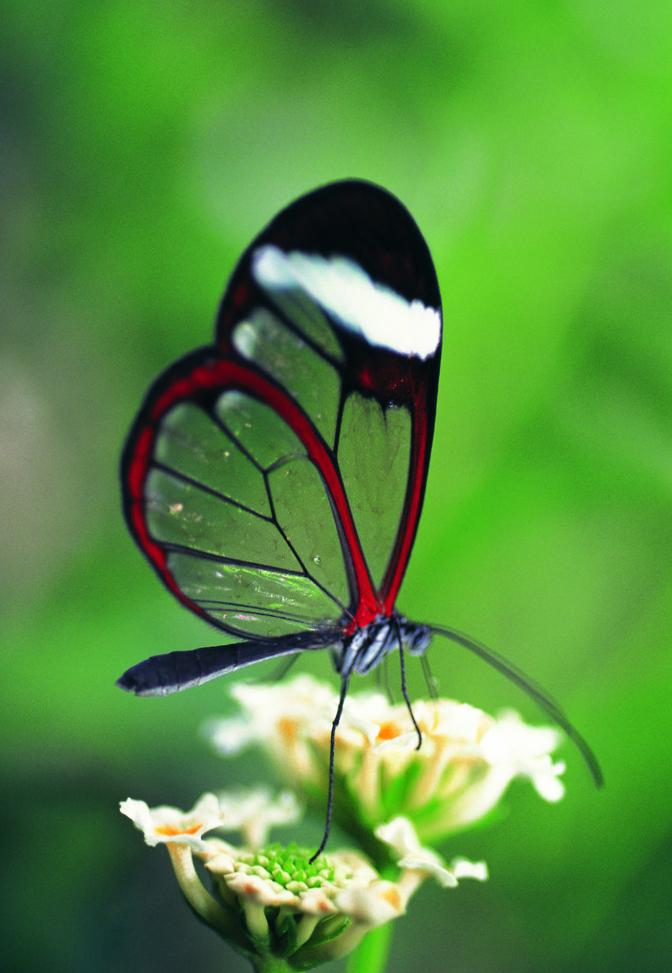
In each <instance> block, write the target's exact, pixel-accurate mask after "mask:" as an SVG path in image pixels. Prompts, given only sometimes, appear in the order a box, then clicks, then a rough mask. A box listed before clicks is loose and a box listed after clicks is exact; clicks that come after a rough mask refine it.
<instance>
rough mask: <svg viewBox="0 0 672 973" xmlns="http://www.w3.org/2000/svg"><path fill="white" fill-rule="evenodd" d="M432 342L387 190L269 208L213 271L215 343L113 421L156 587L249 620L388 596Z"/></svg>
mask: <svg viewBox="0 0 672 973" xmlns="http://www.w3.org/2000/svg"><path fill="white" fill-rule="evenodd" d="M439 351H440V315H439V295H438V288H437V285H436V278H435V275H434V270H433V267H432V263H431V259H430V257H429V253H428V251H427V248H426V246H425V244H424V241H423V239H422V237H421V235H420V233H419V231H418V230H417V227H416V226H415V224H414V223H413V221H412V219H411V218H410V216H409V215H408V213H407V212H406V211H405V210H404V209H403V207H402V206H401V204H399V203H398V201H397V200H395V199H394V197H392V196H390V195H389V194H387V193H385V192H384V191H383V190H380V189H378V188H376V187H374V186H371V185H369V184H366V183H358V182H348V183H341V184H334V185H333V186H329V187H325V189H323V190H318V191H316V192H315V193H312V194H310V195H309V196H306V197H303V198H302V199H301V200H299V201H297V202H296V203H295V204H293V205H292V206H290V207H289V208H288V209H287V210H285V211H284V212H283V213H281V214H280V215H279V216H278V217H277V218H276V219H275V220H274V221H273V223H271V224H270V226H269V227H268V228H267V229H266V230H265V231H264V232H263V233H262V234H260V236H259V237H258V238H257V239H256V240H255V241H254V242H253V244H252V245H251V246H250V248H249V249H248V250H247V251H246V253H245V254H244V256H243V258H242V259H241V262H240V264H239V265H238V267H237V269H236V271H235V273H234V275H233V277H232V281H231V284H230V286H229V288H228V290H227V293H226V295H225V297H224V300H223V303H222V306H221V309H220V313H219V318H218V326H217V344H216V346H215V347H213V348H209V349H205V350H203V351H201V352H197V353H194V354H193V355H190V356H188V357H187V358H186V359H184V360H182V361H181V362H179V363H177V364H176V365H175V366H173V367H172V368H171V369H169V370H168V372H167V373H166V374H165V375H164V376H162V377H161V378H160V379H159V380H158V382H157V383H156V384H155V386H154V387H153V389H152V390H151V391H150V393H149V395H148V397H147V401H146V403H145V405H144V406H143V409H142V410H141V412H140V415H139V416H138V419H137V420H136V424H135V426H134V428H133V430H132V432H131V435H130V437H129V442H128V445H127V448H126V453H125V460H124V469H123V479H124V491H125V505H126V513H127V518H128V521H129V524H130V527H131V530H132V532H133V533H134V535H135V536H136V539H137V540H138V542H139V544H140V546H141V547H142V549H143V551H144V552H145V554H146V555H147V556H148V557H149V559H150V561H151V562H152V564H153V565H154V567H155V568H156V570H157V572H158V573H159V575H160V576H161V577H162V579H163V581H164V582H165V583H166V584H167V585H168V587H169V588H170V589H171V590H172V591H173V593H174V594H175V595H176V596H177V597H178V598H179V599H180V600H181V601H182V602H183V603H184V604H186V605H187V606H188V607H189V608H191V609H192V610H193V611H195V612H197V613H198V614H200V615H202V616H203V617H205V618H207V619H208V620H209V621H211V622H212V623H213V624H215V625H217V626H219V627H221V628H224V629H226V630H227V631H231V632H235V633H237V634H243V635H245V636H248V637H258V638H277V637H280V636H285V635H291V634H292V633H295V632H301V631H310V630H315V631H317V630H320V629H327V628H332V629H333V627H334V625H341V626H342V627H345V628H346V629H347V628H349V629H350V630H352V627H353V626H355V625H364V624H367V623H368V622H369V621H371V620H373V619H374V618H375V617H376V615H378V614H380V613H387V614H389V613H390V612H391V611H392V609H393V607H394V600H395V598H396V594H397V591H398V589H399V585H400V584H401V579H402V577H403V573H404V570H405V567H406V564H407V561H408V557H409V554H410V549H411V545H412V542H413V538H414V535H415V530H416V527H417V521H418V517H419V513H420V507H421V503H422V497H423V492H424V484H425V478H426V471H427V464H428V461H429V449H430V445H431V436H432V430H433V423H434V407H435V398H436V386H437V381H438V362H439Z"/></svg>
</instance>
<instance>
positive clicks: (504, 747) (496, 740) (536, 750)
mask: <svg viewBox="0 0 672 973" xmlns="http://www.w3.org/2000/svg"><path fill="white" fill-rule="evenodd" d="M560 740H561V735H560V733H559V732H558V730H555V729H554V728H552V727H544V726H537V727H532V726H527V725H526V724H525V723H523V721H522V720H521V718H520V716H519V715H518V713H516V712H514V711H513V710H505V711H504V712H503V713H501V714H500V716H499V718H498V720H497V722H496V723H495V725H494V726H493V727H492V729H490V730H489V731H488V732H487V733H486V734H485V736H484V737H483V740H482V741H481V743H482V747H483V753H484V755H485V757H486V759H487V760H488V761H489V763H490V764H491V765H492V766H493V767H499V768H500V769H501V770H502V775H504V769H506V773H508V776H509V779H512V778H513V777H527V778H528V780H530V781H531V782H532V784H533V786H534V788H535V790H536V791H537V793H538V794H539V796H540V797H543V798H544V800H545V801H550V802H551V803H554V802H556V801H559V800H561V798H562V797H564V794H565V787H564V784H563V782H562V781H561V780H560V775H561V774H562V773H564V770H565V764H564V763H563V762H562V761H558V762H557V763H553V761H552V759H551V757H550V753H551V752H552V751H553V750H555V749H556V747H557V746H558V745H559V743H560Z"/></svg>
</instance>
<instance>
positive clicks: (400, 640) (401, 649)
mask: <svg viewBox="0 0 672 973" xmlns="http://www.w3.org/2000/svg"><path fill="white" fill-rule="evenodd" d="M394 624H395V627H396V630H397V641H398V643H399V665H400V668H401V695H402V696H403V697H404V702H405V703H406V708H407V709H408V712H409V715H410V717H411V722H412V723H413V726H414V727H415V732H416V733H417V734H418V745H417V747H416V748H415V749H416V750H419V749H420V747H421V746H422V731H421V730H420V727H419V726H418V723H417V720H416V718H415V714H414V713H413V707H412V706H411V701H410V699H409V698H408V689H407V688H406V659H405V657H404V640H403V638H402V635H401V625H400V624H399V619H398V618H395V620H394Z"/></svg>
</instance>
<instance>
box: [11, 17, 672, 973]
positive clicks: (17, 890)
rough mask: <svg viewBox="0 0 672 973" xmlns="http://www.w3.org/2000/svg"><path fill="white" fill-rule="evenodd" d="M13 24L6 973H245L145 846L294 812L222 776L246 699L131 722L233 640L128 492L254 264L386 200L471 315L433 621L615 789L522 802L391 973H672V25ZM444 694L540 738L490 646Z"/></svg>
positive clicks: (439, 896) (589, 20)
mask: <svg viewBox="0 0 672 973" xmlns="http://www.w3.org/2000/svg"><path fill="white" fill-rule="evenodd" d="M3 6H4V12H3V21H4V27H5V35H6V41H7V43H6V45H5V50H4V54H3V58H2V61H1V62H0V76H1V78H2V91H3V100H2V122H1V124H2V138H1V139H0V144H1V147H0V153H1V155H0V159H1V162H0V164H1V166H2V186H3V189H4V191H5V200H4V204H3V216H4V229H3V232H2V237H1V240H0V248H1V259H0V274H1V275H2V295H3V297H2V304H3V318H4V321H3V327H2V347H3V352H2V359H1V365H0V369H1V370H0V374H1V381H0V401H1V403H2V404H1V406H0V415H1V416H2V423H1V425H0V457H1V462H2V484H3V485H2V508H3V517H2V521H3V539H2V567H1V571H2V592H3V598H2V602H3V609H2V611H3V619H2V632H1V633H2V644H3V656H2V658H3V668H4V673H3V677H2V683H1V687H0V713H1V714H2V716H1V720H2V736H3V752H4V756H3V765H4V769H3V771H2V773H3V776H4V777H5V789H4V794H5V797H4V800H3V813H4V814H5V815H6V816H7V817H6V818H5V819H4V820H3V826H2V834H3V838H4V839H5V848H4V851H3V864H4V867H5V870H6V877H5V892H6V895H7V897H8V903H7V904H6V905H5V907H4V909H3V919H4V920H5V921H6V923H7V928H6V930H5V931H4V933H3V945H4V947H5V950H6V951H7V957H8V958H7V959H6V962H5V968H6V969H8V970H11V971H24V970H25V971H38V970H44V969H46V968H48V969H50V970H53V971H57V973H58V971H73V973H80V971H91V970H96V971H98V970H100V971H104V973H117V971H122V970H124V971H126V970H129V969H134V970H141V971H143V973H144V971H147V973H154V971H157V973H158V971H161V973H178V971H183V970H185V969H187V968H189V969H193V970H202V971H215V970H222V969H227V970H232V971H234V970H239V969H243V968H244V967H242V966H241V965H240V963H239V961H238V960H237V959H236V958H235V957H234V956H233V954H231V953H229V952H228V950H227V948H226V947H224V946H222V945H220V943H219V941H218V940H217V939H216V937H215V936H214V935H213V934H212V933H210V932H209V931H208V930H206V929H204V928H201V927H199V926H198V925H197V924H195V923H194V921H193V919H192V917H191V915H190V914H189V913H188V911H187V909H186V908H184V906H183V905H182V903H181V901H180V898H179V894H178V892H177V887H176V885H175V883H174V880H173V877H172V873H171V871H170V869H169V865H168V862H167V860H166V858H165V856H164V855H163V853H161V852H157V851H150V850H149V849H147V848H145V847H144V846H143V845H142V840H141V838H140V836H139V835H138V834H136V833H134V832H132V830H131V827H130V825H129V823H128V822H127V821H126V820H124V819H122V818H121V816H120V815H119V814H118V811H117V807H116V802H117V801H118V800H119V799H120V798H124V797H126V796H127V795H129V794H130V795H132V796H134V797H139V798H145V799H147V800H148V801H149V802H150V803H160V802H168V803H177V804H181V805H183V806H191V802H192V801H193V799H194V798H195V797H196V796H197V795H198V794H200V793H201V792H202V791H203V790H206V789H209V788H213V787H214V788H217V787H222V786H225V785H227V784H230V783H237V782H240V781H245V780H249V781H252V780H258V779H260V778H261V779H267V778H268V776H269V771H268V768H266V767H264V766H262V765H261V764H260V763H259V762H258V760H257V758H255V757H247V758H246V759H239V760H238V761H237V762H233V763H227V764H225V763H222V762H221V761H220V760H219V759H218V758H216V757H215V756H214V755H212V754H211V753H210V752H209V751H208V749H207V747H206V746H205V744H204V743H203V742H202V741H200V740H199V738H198V732H199V727H200V726H201V724H202V722H203V720H204V718H205V717H208V716H211V715H213V714H217V713H221V712H223V711H225V709H226V707H227V705H228V704H227V702H226V695H225V691H224V690H225V686H224V685H223V684H222V683H217V682H215V683H212V684H210V685H208V686H206V687H204V688H202V689H201V690H199V691H194V692H189V693H185V694H184V695H183V696H178V697H173V698H170V699H167V700H137V699H134V698H130V697H128V696H125V695H124V694H123V693H121V692H120V691H119V690H117V689H115V687H114V679H115V678H116V677H117V676H118V675H119V673H120V672H121V671H122V669H124V668H126V667H127V666H128V665H130V664H132V663H133V662H136V661H137V660H139V659H140V658H141V657H143V656H144V655H146V654H151V652H153V651H167V650H169V649H172V648H188V647H190V646H194V645H199V644H203V643H207V642H208V641H209V640H210V641H212V642H213V643H214V642H217V641H218V639H217V633H216V632H214V631H213V630H210V629H208V628H207V627H206V626H204V625H203V623H201V622H199V621H198V620H196V619H194V618H192V617H190V615H189V614H188V613H187V612H185V611H184V610H183V609H181V608H180V607H179V606H178V604H177V603H176V602H174V601H173V600H172V599H171V598H170V597H169V595H168V594H167V593H166V592H165V591H164V590H163V589H162V587H161V586H160V584H159V583H158V581H157V580H156V578H155V577H154V575H153V574H152V572H151V571H150V569H149V568H148V566H147V565H146V564H145V563H144V561H143V560H142V558H141V557H140V555H139V554H138V552H137V551H136V550H135V549H134V546H133V544H132V542H131V540H130V539H129V537H128V536H127V535H126V531H125V528H124V525H123V522H122V517H121V514H120V509H119V490H118V484H117V464H118V458H119V453H120V450H121V446H122V443H123V440H124V436H125V433H126V430H127V428H128V426H129V424H130V422H131V419H132V417H133V415H134V413H135V410H136V409H137V407H138V405H139V403H140V399H141V396H142V394H143V393H144V390H145V388H146V386H147V385H148V384H149V382H150V381H151V380H152V379H153V378H154V376H155V374H156V373H157V372H158V371H159V370H160V369H162V368H163V367H164V366H165V365H167V364H168V363H169V362H171V360H173V359H174V358H176V357H178V356H179V355H181V354H183V353H184V352H186V351H188V350H190V349H191V348H193V347H196V346H197V345H200V344H203V343H204V342H206V341H207V340H209V337H210V335H211V322H212V320H213V315H214V310H215V307H216V304H217V302H218V299H219V296H220V294H221V291H222V289H223V286H224V284H225V281H226V279H227V276H228V273H229V272H230V270H231V268H232V266H233V263H234V261H235V260H236V258H237V256H238V255H239V253H240V252H241V250H242V249H243V248H244V247H245V246H246V245H247V243H248V242H249V240H250V239H251V237H252V236H253V235H254V234H255V233H256V232H257V231H258V230H259V229H260V228H261V226H262V225H263V224H264V223H265V222H266V221H267V220H268V219H269V218H270V217H271V216H272V215H273V214H274V213H275V211H276V210H277V209H278V208H280V207H281V206H283V205H285V204H286V203H287V202H289V201H290V200H291V199H292V198H294V197H295V196H297V195H299V194H301V193H302V192H304V191H306V190H308V189H309V188H312V187H314V186H316V185H318V184H320V183H323V182H326V181H329V180H332V179H335V178H339V177H344V176H362V177H365V178H369V179H372V180H374V181H376V182H379V183H381V184H383V185H384V186H386V187H387V188H389V189H391V190H392V191H393V192H395V193H397V194H398V195H399V196H400V197H401V199H402V200H403V201H404V202H405V203H406V204H407V205H408V206H409V208H410V209H411V211H412V213H413V214H414V215H415V217H416V219H417V220H418V222H419V224H420V226H421V228H422V229H423V231H424V233H425V235H426V237H427V239H428V242H429V244H430V246H431V248H432V251H433V254H434V257H435V261H436V264H437V270H438V274H439V279H440V283H441V287H442V292H443V297H444V305H445V341H444V359H443V370H442V384H441V390H440V396H439V412H438V423H437V430H436V438H435V445H434V454H433V461H432V469H431V475H430V480H429V487H428V493H427V501H426V505H425V511H424V517H423V522H422V525H421V528H420V532H419V536H418V540H417V544H416V547H415V552H414V556H413V559H412V563H411V567H410V570H409V573H408V576H407V580H406V582H405V585H404V588H403V592H402V598H401V607H402V609H403V610H404V611H406V612H407V613H408V614H409V615H411V617H417V618H425V617H426V618H429V619H433V620H437V621H444V622H446V623H448V624H451V625H453V626H455V627H459V628H463V629H465V630H466V631H468V632H470V633H472V634H473V635H475V636H477V637H480V638H482V639H484V640H486V641H489V642H490V643H491V644H492V645H494V646H496V647H498V648H499V649H500V650H501V651H503V652H505V653H507V654H508V655H509V656H510V657H511V658H512V659H513V660H515V662H517V663H518V664H520V665H521V666H522V667H523V668H525V669H527V670H528V671H530V672H531V673H533V674H534V675H535V676H536V677H537V678H538V679H539V680H540V681H541V682H542V683H544V684H546V685H547V686H548V687H549V688H550V689H551V690H552V691H553V692H554V694H555V695H557V696H558V697H559V698H560V699H561V700H562V701H563V703H564V704H565V706H566V708H567V710H568V711H569V713H570V714H571V716H572V717H573V719H574V720H575V721H576V723H577V725H578V726H579V727H580V728H581V729H582V730H583V732H584V733H585V734H586V736H587V737H588V739H589V740H590V741H591V743H592V744H593V746H594V747H595V749H596V751H597V753H598V754H599V756H600V758H601V760H602V762H603V764H604V769H605V774H606V778H607V788H606V790H605V791H604V792H602V793H597V792H596V791H595V790H594V789H593V788H592V786H591V784H590V781H589V779H588V775H587V773H586V772H585V769H584V768H583V766H582V765H581V762H580V759H579V758H578V756H577V754H576V753H575V752H573V751H571V750H570V749H569V748H566V750H565V756H566V757H567V760H568V763H569V766H568V771H567V778H566V779H567V784H568V795H567V797H566V799H565V801H564V802H563V803H561V804H560V805H557V806H554V807H551V806H548V805H545V804H543V803H542V802H541V801H539V800H538V799H537V798H536V797H535V796H534V795H533V794H532V793H531V789H530V788H525V787H522V786H521V787H520V788H514V789H513V790H512V792H511V794H510V796H509V800H508V802H507V803H508V807H509V812H510V813H509V815H508V817H506V818H505V819H504V820H501V821H499V822H498V823H497V824H496V825H494V826H493V827H492V828H491V829H489V830H483V831H478V832H474V833H472V834H467V835H464V836H462V837H461V838H456V839H455V840H454V842H453V844H452V846H450V847H448V848H447V849H445V850H446V851H447V852H448V853H450V852H453V851H455V852H460V853H465V854H470V855H472V856H474V857H479V858H480V857H484V858H486V859H487V860H488V862H489V864H490V868H491V873H492V879H491V881H490V882H489V883H488V884H487V885H486V886H482V887H481V886H478V887H476V886H466V887H464V888H460V889H459V890H458V891H457V892H452V893H451V892H439V891H436V890H435V889H430V888H429V887H427V888H426V889H424V890H423V892H422V893H421V894H420V895H419V896H418V897H417V898H416V899H415V900H414V902H413V904H412V907H411V911H410V915H409V916H408V917H407V918H405V919H404V920H402V921H401V922H400V923H399V924H398V927H397V932H396V940H395V949H394V953H393V960H392V965H391V969H392V970H394V971H398V973H400V971H404V970H408V969H411V968H420V969H424V970H426V971H427V973H430V971H444V970H454V971H459V973H490V971H493V973H495V971H497V973H501V971H514V973H519V971H520V973H527V971H530V973H531V971H537V970H539V969H543V970H544V971H545V973H556V971H558V973H559V971H565V970H567V969H570V968H571V969H572V970H573V971H574V973H583V971H586V973H587V971H595V970H609V971H632V970H638V971H653V970H656V971H657V970H663V969H668V968H669V960H670V951H671V950H672V926H671V916H670V893H671V892H672V888H671V883H672V869H671V867H670V866H671V864H672V861H671V859H672V855H671V851H672V833H671V821H672V784H671V783H670V769H669V768H670V760H669V756H670V738H671V733H672V719H671V718H670V713H671V711H672V701H671V699H670V678H669V676H670V665H669V656H670V634H671V628H672V626H671V618H670V616H671V614H672V612H671V605H672V598H671V586H672V562H671V558H670V552H671V550H672V517H671V514H672V490H671V488H672V448H671V446H672V444H671V443H670V420H671V419H672V328H671V326H670V325H671V319H672V311H671V308H672V182H671V179H670V176H671V173H672V137H671V132H672V7H671V6H670V4H669V2H667V0H650V2H648V3H647V4H645V5H643V6H640V5H637V4H634V3H627V2H625V0H614V2H612V3H609V4H606V3H603V2H601V0H572V2H559V3H548V2H541V0H522V2H513V0H510V2H503V3H502V2H494V0H468V2H467V0H454V2H452V3H446V2H440V0H426V2H423V3H420V2H416V3H411V2H402V0H397V2H382V0H369V2H368V3H361V2H354V0H340V2H339V3H328V2H326V0H319V2H312V3H311V2H308V0H303V2H299V0H275V2H271V0H266V2H263V0H250V2H220V3H215V2H204V0H192V2H191V3H159V2H158V0H155V2H150V0H133V2H130V0H123V2H113V3H109V4H101V3H94V2H84V0H80V2H72V0H61V2H59V3H55V4H34V3H27V2H25V0H21V2H18V0H10V2H7V0H5V4H4V5H3ZM431 658H432V664H433V666H434V668H435V670H436V672H437V674H438V675H439V676H440V679H441V686H442V691H443V693H444V694H447V695H454V696H456V697H457V698H461V699H465V700H468V701H470V702H473V703H475V704H477V705H481V706H484V707H486V708H492V707H495V708H496V707H498V706H500V705H504V704H512V705H516V706H518V707H519V708H520V710H521V711H522V712H523V713H524V714H525V715H526V716H527V717H528V718H535V719H539V716H538V714H537V713H536V711H535V710H534V707H533V706H532V705H531V704H530V703H528V701H527V700H526V699H524V698H522V697H521V696H520V694H519V693H518V692H517V691H516V690H515V688H514V687H512V686H509V685H508V684H506V683H503V682H502V681H501V680H499V678H498V677H496V676H494V675H492V674H491V673H490V672H489V671H487V670H486V669H485V668H484V667H483V666H482V665H479V663H478V662H476V661H474V660H472V659H471V658H468V657H466V656H465V655H464V654H461V652H460V650H459V649H457V648H456V647H450V646H449V645H448V644H446V643H440V642H437V643H436V645H435V647H434V649H433V651H432V654H431ZM302 665H303V668H304V670H310V671H312V672H314V673H316V674H321V675H324V676H325V677H327V676H328V674H329V666H328V659H327V658H326V657H324V658H320V659H317V660H314V659H313V660H310V661H306V662H305V664H303V663H302ZM267 671H268V670H267ZM411 678H412V679H413V680H414V687H415V690H416V691H417V692H418V693H421V692H422V683H421V680H420V677H419V675H418V674H417V673H414V674H413V675H412V677H411ZM317 829H318V825H317V824H314V825H312V830H311V826H308V827H307V828H306V829H305V830H302V831H301V836H302V837H305V838H306V840H313V836H314V835H315V834H317ZM334 969H338V966H335V967H334Z"/></svg>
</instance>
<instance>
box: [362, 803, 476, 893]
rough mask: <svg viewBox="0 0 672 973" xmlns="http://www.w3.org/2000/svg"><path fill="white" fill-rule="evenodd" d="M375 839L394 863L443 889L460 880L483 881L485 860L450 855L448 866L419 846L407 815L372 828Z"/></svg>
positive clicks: (427, 849) (435, 855) (433, 853)
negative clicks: (392, 856)
mask: <svg viewBox="0 0 672 973" xmlns="http://www.w3.org/2000/svg"><path fill="white" fill-rule="evenodd" d="M375 835H376V838H378V839H379V840H380V841H383V842H384V843H385V844H387V845H389V846H390V848H391V849H392V851H393V852H394V854H395V857H396V858H397V864H398V865H399V867H400V868H401V869H404V870H405V871H407V872H413V873H416V875H417V876H418V877H420V876H431V877H432V878H434V879H435V880H436V881H437V882H438V883H439V885H441V886H442V887H443V888H457V885H458V883H459V881H460V880H461V879H464V878H473V879H476V880H477V881H479V882H485V881H486V880H487V878H488V868H487V865H486V864H485V862H471V861H469V860H468V859H467V858H454V859H453V861H452V862H451V864H450V865H446V864H445V862H444V861H443V859H442V858H441V857H440V856H439V855H437V854H436V852H434V851H432V850H431V849H430V848H423V847H422V845H421V844H420V840H419V838H418V835H417V833H416V831H415V828H414V827H413V825H412V824H411V822H410V821H409V820H408V818H404V817H397V818H394V819H393V820H392V821H390V822H389V823H388V824H381V825H380V826H379V827H378V828H376V830H375Z"/></svg>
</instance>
